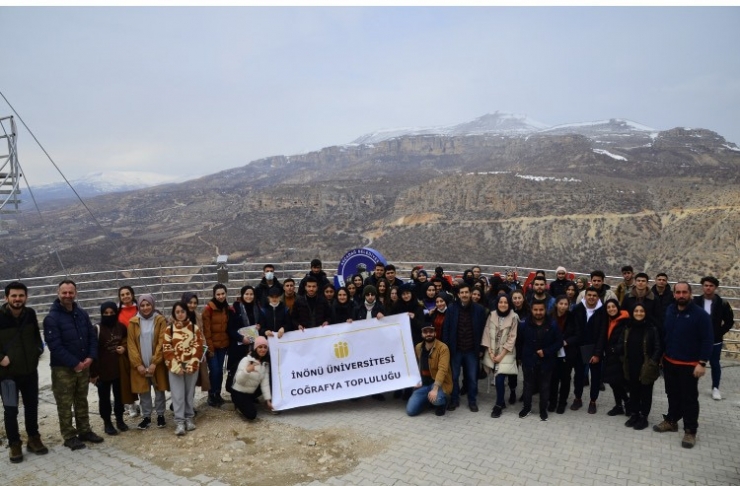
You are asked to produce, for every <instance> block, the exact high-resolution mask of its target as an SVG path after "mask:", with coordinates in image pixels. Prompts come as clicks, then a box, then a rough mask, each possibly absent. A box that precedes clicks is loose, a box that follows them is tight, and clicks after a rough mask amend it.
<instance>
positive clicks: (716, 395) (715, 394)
mask: <svg viewBox="0 0 740 486" xmlns="http://www.w3.org/2000/svg"><path fill="white" fill-rule="evenodd" d="M712 398H714V399H715V400H722V395H720V393H719V388H712Z"/></svg>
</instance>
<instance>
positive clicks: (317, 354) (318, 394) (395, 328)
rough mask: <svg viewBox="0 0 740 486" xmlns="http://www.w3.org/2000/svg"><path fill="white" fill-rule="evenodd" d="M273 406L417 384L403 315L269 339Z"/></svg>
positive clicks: (299, 404)
mask: <svg viewBox="0 0 740 486" xmlns="http://www.w3.org/2000/svg"><path fill="white" fill-rule="evenodd" d="M269 345H270V366H271V373H273V375H272V405H273V407H274V408H275V409H277V410H286V409H289V408H295V407H303V406H306V405H314V404H317V403H325V402H332V401H335V400H346V399H349V398H356V397H362V396H366V395H372V394H375V393H383V392H387V391H391V390H398V389H401V388H409V387H413V386H416V385H417V384H418V383H419V382H420V381H421V377H420V375H419V367H418V365H417V363H416V356H415V354H414V345H413V342H412V341H411V327H410V323H409V317H408V315H407V314H402V315H394V316H386V317H383V318H382V319H366V320H363V321H355V322H352V323H351V324H333V325H330V326H326V327H317V328H312V329H306V330H304V331H293V332H289V333H286V334H284V335H283V337H282V338H280V339H278V338H277V337H274V336H273V337H271V338H269Z"/></svg>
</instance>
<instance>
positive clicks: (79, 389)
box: [44, 280, 103, 451]
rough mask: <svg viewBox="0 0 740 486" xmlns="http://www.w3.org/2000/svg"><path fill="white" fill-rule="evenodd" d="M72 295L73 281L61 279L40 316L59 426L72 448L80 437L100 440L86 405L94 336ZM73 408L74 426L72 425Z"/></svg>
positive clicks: (74, 292) (78, 445)
mask: <svg viewBox="0 0 740 486" xmlns="http://www.w3.org/2000/svg"><path fill="white" fill-rule="evenodd" d="M76 297H77V285H76V284H75V283H74V282H73V281H72V280H62V281H61V282H60V283H59V288H58V289H57V299H56V300H55V301H54V303H53V304H52V305H51V309H50V310H49V314H48V315H47V316H46V318H45V319H44V339H45V340H46V344H47V345H48V346H49V353H50V356H51V358H50V361H51V362H50V364H51V389H52V391H53V392H54V399H55V400H56V402H57V414H58V415H59V429H60V431H61V433H62V438H63V439H64V445H65V446H66V447H69V448H70V449H72V450H73V451H76V450H78V449H84V448H85V444H84V443H83V441H85V442H93V443H100V442H103V438H102V437H100V436H99V435H97V434H96V433H95V432H93V431H92V429H91V428H90V419H89V416H88V409H87V392H88V387H89V383H90V365H91V364H92V362H93V360H95V359H97V357H98V337H97V333H96V331H95V328H94V327H93V325H92V322H90V316H88V315H87V312H85V310H84V309H82V308H81V307H79V306H78V305H77V303H76V302H75V298H76ZM73 409H74V419H75V425H76V428H75V425H72V414H73Z"/></svg>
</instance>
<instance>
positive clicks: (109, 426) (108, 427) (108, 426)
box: [103, 420, 118, 435]
mask: <svg viewBox="0 0 740 486" xmlns="http://www.w3.org/2000/svg"><path fill="white" fill-rule="evenodd" d="M103 424H104V426H103V430H104V431H105V433H106V434H108V435H118V431H117V430H116V428H115V427H113V422H111V421H110V420H106V421H104V422H103Z"/></svg>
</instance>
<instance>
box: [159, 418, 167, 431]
mask: <svg viewBox="0 0 740 486" xmlns="http://www.w3.org/2000/svg"><path fill="white" fill-rule="evenodd" d="M166 426H167V422H165V421H164V415H157V428H158V429H163V428H165V427H166Z"/></svg>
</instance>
